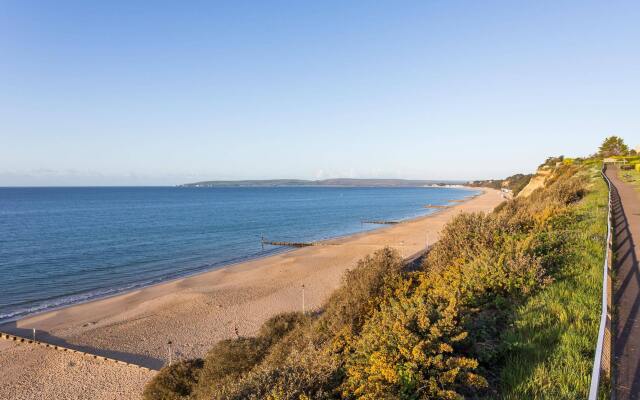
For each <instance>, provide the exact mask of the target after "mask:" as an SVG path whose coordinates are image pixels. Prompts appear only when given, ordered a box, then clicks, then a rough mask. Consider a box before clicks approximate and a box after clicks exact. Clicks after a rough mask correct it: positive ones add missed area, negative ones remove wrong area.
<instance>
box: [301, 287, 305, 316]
mask: <svg viewBox="0 0 640 400" xmlns="http://www.w3.org/2000/svg"><path fill="white" fill-rule="evenodd" d="M302 314H303V315H304V314H306V311H305V304H304V284H302Z"/></svg>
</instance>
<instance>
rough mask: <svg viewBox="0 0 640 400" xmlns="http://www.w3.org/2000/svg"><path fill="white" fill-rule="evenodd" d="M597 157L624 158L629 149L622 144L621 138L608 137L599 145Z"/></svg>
mask: <svg viewBox="0 0 640 400" xmlns="http://www.w3.org/2000/svg"><path fill="white" fill-rule="evenodd" d="M634 153H635V151H634ZM598 155H599V156H600V157H611V156H626V155H629V147H628V146H627V145H626V144H625V143H624V140H622V138H620V137H618V136H609V137H608V138H606V139H605V140H604V142H602V145H600V149H598Z"/></svg>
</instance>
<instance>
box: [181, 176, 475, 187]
mask: <svg viewBox="0 0 640 400" xmlns="http://www.w3.org/2000/svg"><path fill="white" fill-rule="evenodd" d="M464 183H465V182H464V181H452V180H411V179H352V178H335V179H322V180H304V179H266V180H242V181H203V182H194V183H186V184H183V185H180V186H181V187H282V186H331V187H424V186H434V185H435V186H446V185H462V184H464Z"/></svg>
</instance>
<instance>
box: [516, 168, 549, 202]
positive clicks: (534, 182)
mask: <svg viewBox="0 0 640 400" xmlns="http://www.w3.org/2000/svg"><path fill="white" fill-rule="evenodd" d="M551 172H552V169H551V168H550V167H547V166H545V167H542V168H539V169H538V171H537V172H536V175H535V176H534V177H532V178H531V180H530V181H529V183H528V184H527V186H525V187H524V189H522V190H521V191H520V193H518V196H516V197H527V196H529V195H530V194H531V193H533V191H534V190H536V189H538V188H541V187H544V184H545V182H546V181H547V178H549V176H550V175H551Z"/></svg>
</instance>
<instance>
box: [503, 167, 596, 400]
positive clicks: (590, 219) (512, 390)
mask: <svg viewBox="0 0 640 400" xmlns="http://www.w3.org/2000/svg"><path fill="white" fill-rule="evenodd" d="M586 172H587V171H584V172H583V173H586ZM590 173H591V174H592V179H590V182H591V184H590V186H589V194H588V195H587V196H586V197H585V199H584V200H583V201H582V202H581V203H580V204H579V205H578V206H577V207H575V209H574V210H573V212H571V213H567V214H565V215H564V216H563V217H562V218H560V219H559V220H558V221H557V222H558V223H559V225H558V229H557V230H560V229H562V230H563V231H564V232H565V234H566V240H567V246H565V249H566V250H567V253H566V254H565V255H564V256H563V257H564V258H565V259H566V262H565V263H564V265H563V267H562V268H560V269H559V270H558V272H557V273H556V274H555V275H554V276H553V278H554V282H553V283H552V284H550V285H549V286H548V287H547V288H546V289H545V290H542V291H540V292H538V293H536V294H535V295H534V296H531V297H530V298H529V299H528V300H527V301H526V302H525V303H524V304H523V305H522V306H520V307H519V308H518V310H517V311H516V315H515V317H514V321H513V324H512V327H511V328H510V329H509V331H508V332H507V333H506V335H505V338H504V344H505V346H506V347H507V348H509V351H508V352H507V358H506V363H505V367H504V368H503V370H502V371H503V372H502V374H501V387H502V389H503V390H502V391H501V392H502V393H501V394H502V395H501V398H504V399H576V398H586V397H587V394H588V385H589V377H590V373H591V368H592V361H593V360H592V358H591V355H592V354H593V349H594V346H595V340H596V332H597V329H598V323H599V321H598V317H599V315H598V314H597V313H596V310H599V308H600V294H601V290H602V262H603V260H604V245H605V243H604V241H605V235H606V218H607V187H606V184H605V183H604V181H603V180H601V179H599V170H598V169H591V170H590ZM587 355H588V356H587Z"/></svg>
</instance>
